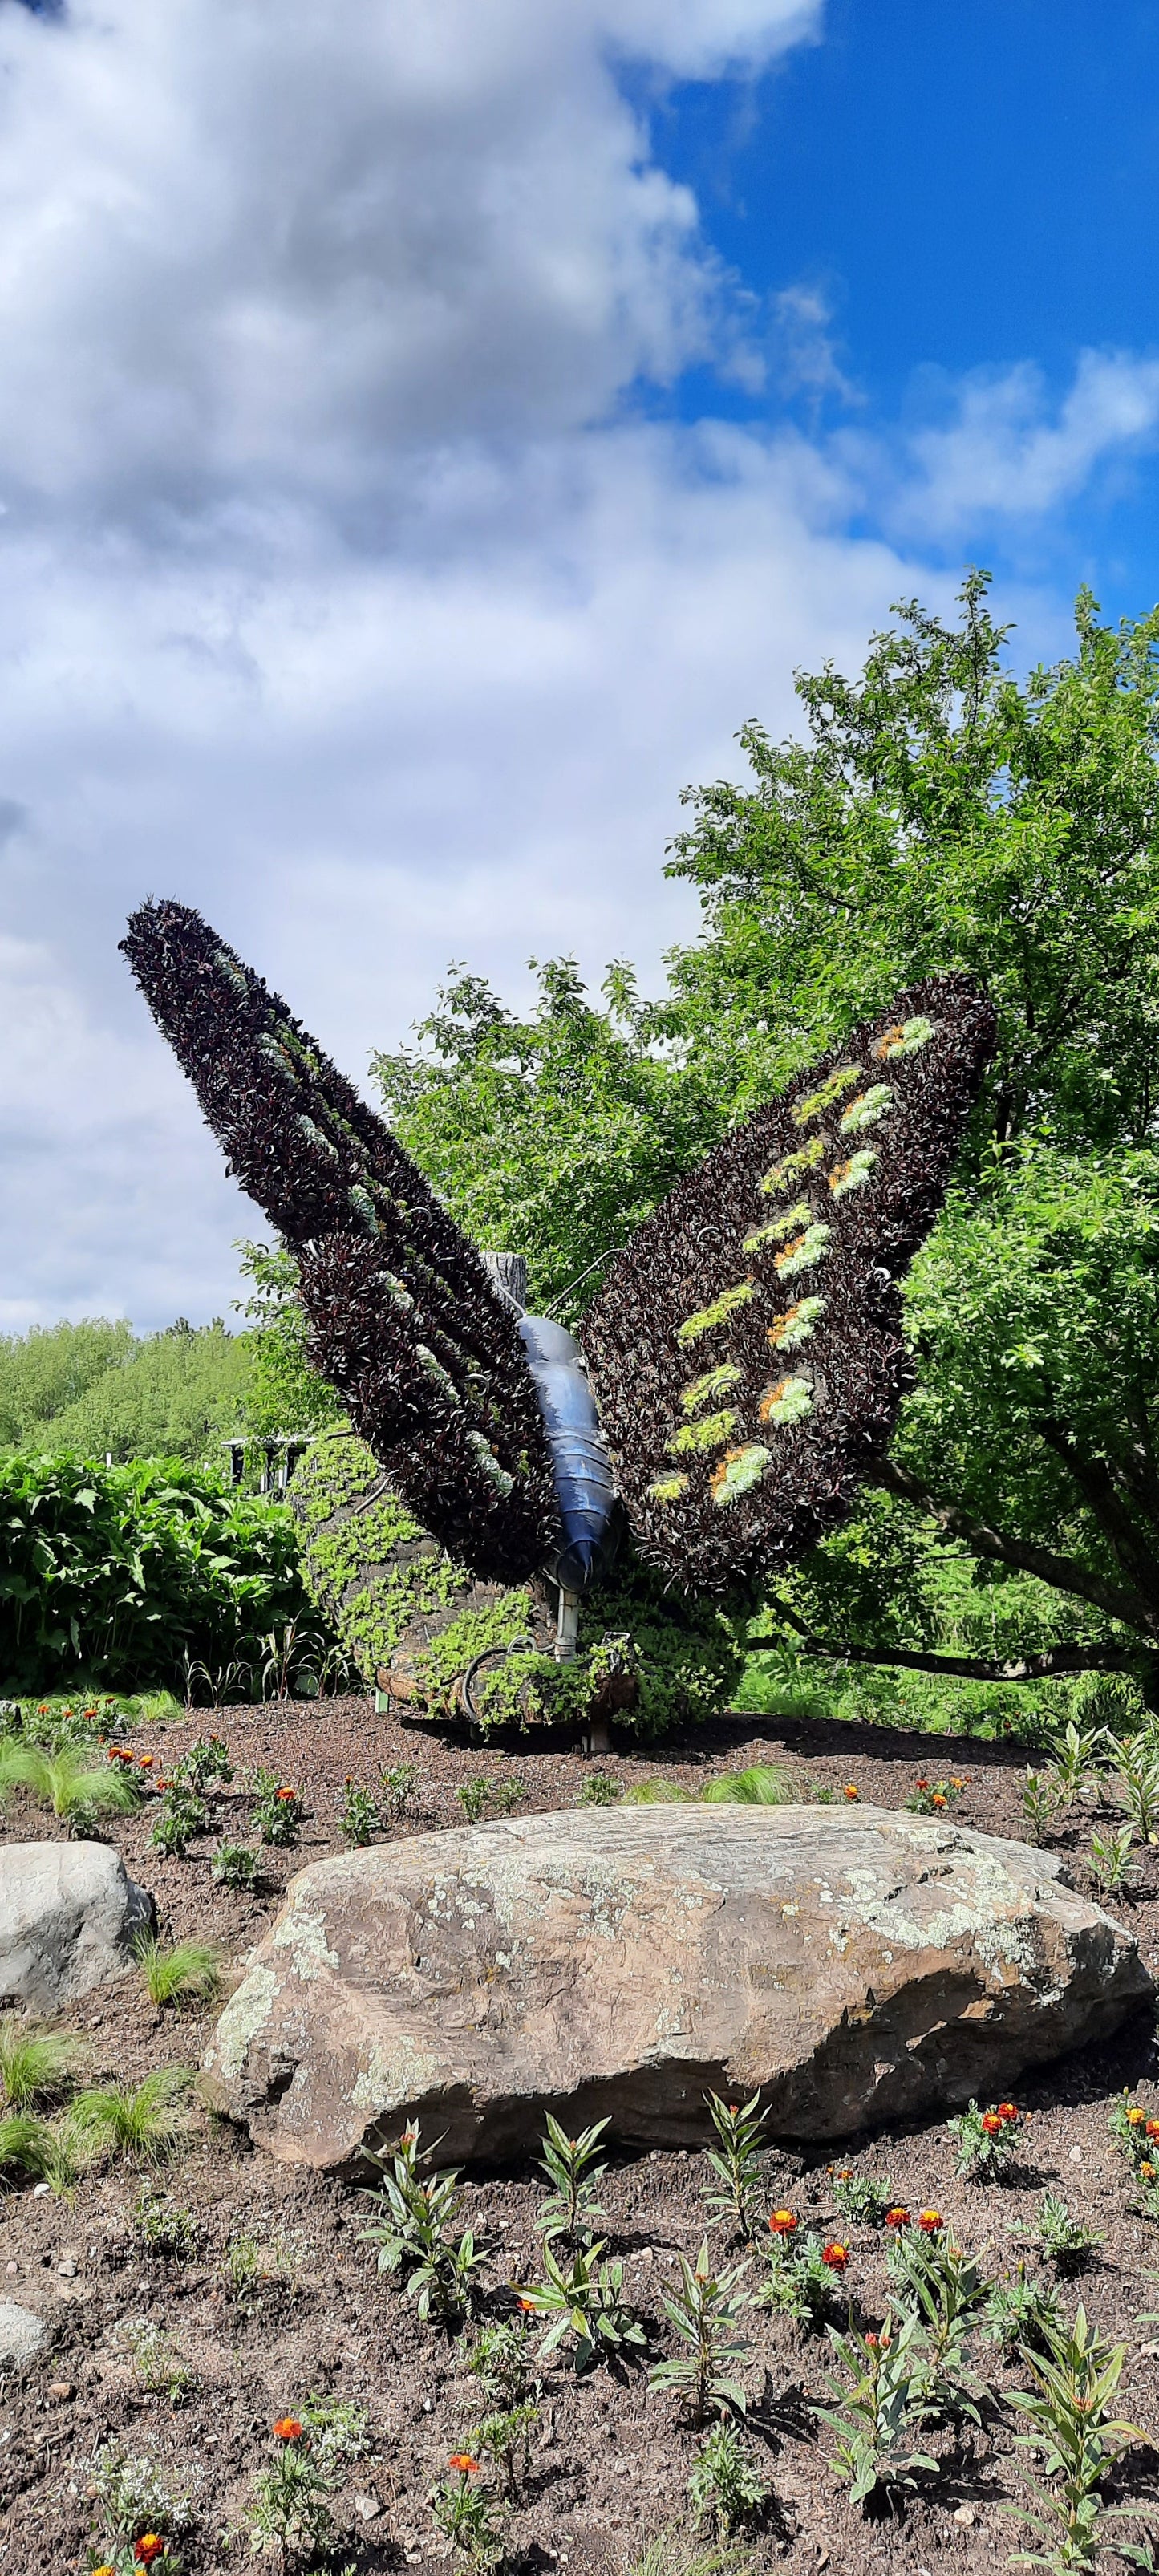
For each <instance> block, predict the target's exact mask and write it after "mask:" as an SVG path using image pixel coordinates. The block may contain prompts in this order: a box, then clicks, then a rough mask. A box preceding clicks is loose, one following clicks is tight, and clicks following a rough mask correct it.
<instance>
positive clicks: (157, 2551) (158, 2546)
mask: <svg viewBox="0 0 1159 2576" xmlns="http://www.w3.org/2000/svg"><path fill="white" fill-rule="evenodd" d="M164 2547H165V2543H164V2541H163V2539H162V2537H161V2534H160V2532H159V2531H145V2532H142V2534H141V2538H140V2539H139V2540H137V2541H134V2544H133V2556H134V2558H135V2559H136V2562H137V2565H138V2567H151V2566H152V2564H153V2561H154V2559H155V2558H159V2557H160V2556H161V2553H162V2550H163V2549H164Z"/></svg>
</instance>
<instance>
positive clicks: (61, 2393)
mask: <svg viewBox="0 0 1159 2576" xmlns="http://www.w3.org/2000/svg"><path fill="white" fill-rule="evenodd" d="M44 2393H45V2396H46V2397H75V2396H76V2390H75V2388H74V2387H73V2384H72V2381H71V2379H52V2380H50V2381H49V2384H48V2387H47V2388H46V2389H45V2392H44Z"/></svg>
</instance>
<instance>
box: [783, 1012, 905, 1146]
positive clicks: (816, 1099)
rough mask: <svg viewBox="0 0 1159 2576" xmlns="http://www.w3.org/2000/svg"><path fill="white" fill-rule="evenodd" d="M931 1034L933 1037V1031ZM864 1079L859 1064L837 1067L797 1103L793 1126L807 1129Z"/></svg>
mask: <svg viewBox="0 0 1159 2576" xmlns="http://www.w3.org/2000/svg"><path fill="white" fill-rule="evenodd" d="M930 1034H931V1036H932V1034H933V1032H932V1030H931V1032H930ZM864 1079H865V1077H864V1074H863V1073H862V1069H861V1066H860V1065H859V1064H839V1065H837V1066H836V1068H835V1070H834V1071H833V1072H832V1073H830V1074H827V1075H826V1078H825V1080H824V1082H822V1083H819V1084H818V1086H817V1089H816V1091H810V1092H808V1093H806V1096H805V1098H804V1100H799V1101H798V1102H797V1105H796V1108H795V1109H794V1111H793V1125H794V1126H795V1127H807V1126H808V1124H809V1121H810V1119H811V1118H820V1117H821V1115H822V1112H823V1111H824V1110H826V1109H831V1108H832V1106H833V1103H834V1101H835V1100H840V1098H841V1096H842V1093H843V1092H846V1091H848V1090H850V1088H851V1087H852V1085H853V1084H854V1083H855V1082H862V1081H864Z"/></svg>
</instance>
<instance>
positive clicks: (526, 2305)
mask: <svg viewBox="0 0 1159 2576" xmlns="http://www.w3.org/2000/svg"><path fill="white" fill-rule="evenodd" d="M519 2305H520V2307H521V2308H522V2310H523V2313H524V2315H525V2316H528V2317H533V2316H534V2315H535V2301H534V2299H521V2300H520V2302H519Z"/></svg>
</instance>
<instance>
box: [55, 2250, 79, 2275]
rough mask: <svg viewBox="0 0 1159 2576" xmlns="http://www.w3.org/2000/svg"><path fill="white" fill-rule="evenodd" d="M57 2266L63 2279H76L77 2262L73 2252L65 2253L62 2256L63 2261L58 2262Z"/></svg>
mask: <svg viewBox="0 0 1159 2576" xmlns="http://www.w3.org/2000/svg"><path fill="white" fill-rule="evenodd" d="M56 2268H57V2272H58V2274H59V2276H60V2278H61V2280H62V2281H75V2279H76V2264H75V2263H74V2261H73V2259H72V2256H71V2254H65V2255H64V2256H62V2258H61V2261H60V2262H59V2263H58V2264H57V2267H56Z"/></svg>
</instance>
